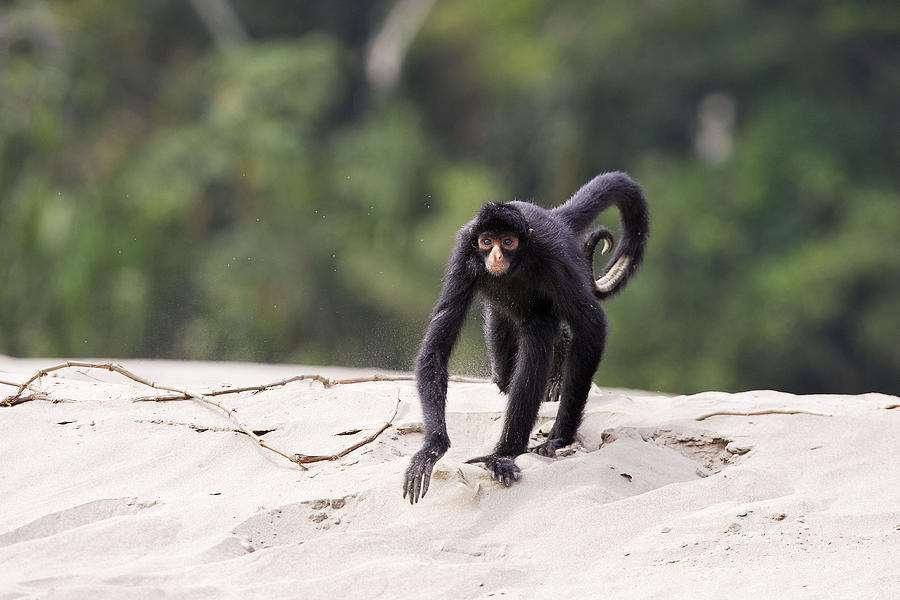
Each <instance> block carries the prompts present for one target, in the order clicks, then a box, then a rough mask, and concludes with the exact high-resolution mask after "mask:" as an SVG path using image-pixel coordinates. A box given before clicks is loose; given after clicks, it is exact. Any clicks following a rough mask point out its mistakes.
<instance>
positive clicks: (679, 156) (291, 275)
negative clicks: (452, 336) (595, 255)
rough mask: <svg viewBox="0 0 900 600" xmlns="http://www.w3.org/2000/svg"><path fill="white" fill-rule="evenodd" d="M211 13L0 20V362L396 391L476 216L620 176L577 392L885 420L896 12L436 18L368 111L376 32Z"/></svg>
mask: <svg viewBox="0 0 900 600" xmlns="http://www.w3.org/2000/svg"><path fill="white" fill-rule="evenodd" d="M232 2H233V4H234V8H235V9H236V11H237V14H238V15H239V18H240V19H242V21H243V22H244V25H245V27H246V29H247V32H248V36H249V39H250V41H249V42H247V43H243V44H240V43H238V44H232V45H230V46H227V45H226V46H222V45H217V44H216V43H214V41H213V40H214V38H213V36H211V35H210V32H209V31H207V30H206V28H205V27H206V25H205V23H204V21H203V20H202V19H200V18H199V17H198V15H196V14H195V13H194V12H193V10H192V8H191V3H185V2H173V1H165V2H153V3H113V4H110V3H107V2H98V1H97V0H71V1H66V2H63V1H61V0H56V1H48V2H42V3H34V2H28V1H26V0H19V1H17V2H12V3H7V4H5V5H4V6H3V7H0V25H2V27H0V214H2V218H0V265H2V266H3V269H4V284H5V285H4V286H3V287H2V288H0V352H3V353H8V354H16V355H28V356H38V355H44V356H46V355H60V356H61V355H66V356H91V355H93V356H159V357H183V358H205V359H237V360H263V361H297V362H307V363H317V362H322V363H342V364H350V365H360V366H375V367H391V368H399V369H406V368H409V366H410V365H411V361H412V357H413V355H414V353H415V352H416V350H417V347H418V342H419V338H420V336H421V333H422V330H423V328H424V325H425V323H426V321H427V318H428V313H429V311H430V309H431V304H432V302H433V301H434V299H435V297H436V296H437V293H438V290H439V289H440V285H441V281H440V275H441V273H442V271H443V267H444V265H445V263H446V259H447V254H448V252H449V251H450V248H451V246H452V244H453V235H454V231H456V230H457V229H458V228H459V227H460V226H461V225H462V224H463V223H464V222H465V221H467V220H468V219H469V218H470V217H471V215H472V214H473V213H474V212H475V211H476V210H477V209H478V207H479V206H480V205H481V204H482V203H483V202H485V201H488V200H507V199H512V198H519V199H529V200H533V201H535V202H538V203H540V204H543V205H545V206H550V205H554V204H556V203H559V202H561V201H563V200H564V199H565V198H566V197H567V196H568V195H569V194H571V193H572V192H573V191H574V190H576V189H577V188H578V187H579V186H580V185H581V184H582V183H583V182H584V181H586V180H587V179H588V178H590V177H591V176H592V175H594V174H595V173H597V172H601V171H606V170H613V169H624V170H628V171H630V172H631V174H632V175H633V176H634V177H635V178H636V179H637V180H638V181H640V182H642V183H643V184H644V186H645V188H646V190H647V193H648V196H649V198H650V202H651V209H652V217H653V221H652V237H651V242H650V246H649V250H648V255H647V258H646V262H645V266H644V267H643V268H642V270H641V272H640V274H639V276H638V277H637V278H636V280H635V281H634V282H633V284H632V285H630V286H629V288H628V290H627V291H625V292H624V293H623V294H622V295H621V296H620V297H616V298H614V299H612V300H611V301H609V302H608V303H607V312H608V314H609V322H610V339H609V344H608V348H607V351H606V357H605V359H604V362H603V364H602V366H601V369H600V371H599V372H598V376H597V380H598V382H600V383H601V384H604V385H621V386H630V387H643V388H651V389H660V390H666V391H675V392H690V391H697V390H702V389H710V388H719V389H729V390H737V389H747V388H754V387H772V388H778V389H783V390H788V391H798V392H811V391H828V392H866V391H870V390H879V391H885V392H892V393H898V392H900V386H898V384H900V379H898V377H897V373H900V352H898V351H897V349H896V344H897V339H898V338H900V318H898V311H897V309H896V302H897V299H898V298H900V252H898V251H897V248H896V239H897V235H898V227H900V192H898V190H900V171H898V170H897V165H898V164H900V137H898V135H897V128H896V123H898V122H900V66H898V65H900V43H898V42H900V18H898V17H900V12H898V11H900V9H898V7H897V5H896V3H892V2H886V1H885V2H868V3H808V2H803V3H801V2H784V3H759V2H750V1H749V0H727V1H722V2H715V3H708V2H699V1H686V2H672V3H648V2H632V1H613V2H603V3H596V2H588V1H587V0H566V1H562V2H556V1H550V0H528V1H527V2H525V1H521V0H501V1H497V2H482V1H479V0H458V1H454V2H439V3H436V4H435V5H434V7H433V9H432V10H431V12H430V13H429V15H428V18H427V20H426V21H425V23H424V25H423V27H422V28H421V30H420V31H419V32H418V35H417V36H416V38H415V40H414V43H413V44H412V46H411V48H410V50H409V53H408V55H407V56H406V57H405V67H404V69H403V72H402V77H401V79H400V81H399V83H398V85H397V86H396V87H395V88H394V89H392V90H389V91H388V92H387V93H380V94H376V93H374V92H373V91H372V90H371V89H370V85H369V83H368V82H367V80H366V75H365V69H364V68H363V66H364V63H365V60H366V52H367V48H368V43H369V41H370V40H371V39H372V38H373V37H374V36H375V34H376V32H377V30H378V28H379V27H380V26H381V24H382V23H383V20H384V18H385V16H386V14H387V13H388V12H389V11H390V10H391V9H392V8H393V7H394V3H393V2H387V1H385V2H374V3H367V4H366V5H365V7H366V8H365V10H361V9H360V6H359V5H356V4H355V3H348V4H346V5H345V4H344V3H300V4H291V3H279V2H264V3H250V2H247V1H246V0H232ZM291 11H294V12H291ZM301 13H302V14H301ZM603 222H604V223H605V224H607V225H609V226H615V215H606V216H605V217H604V219H603ZM473 313H474V314H473V318H472V319H471V322H470V324H469V325H468V326H467V329H466V331H465V332H464V335H463V337H462V339H461V342H460V345H459V348H458V350H457V353H456V355H455V357H454V359H453V362H452V363H451V365H452V367H453V368H454V369H456V370H463V371H469V372H473V373H479V374H485V373H486V365H485V355H484V350H483V345H482V342H481V341H480V331H479V328H480V327H479V326H480V320H479V317H478V314H477V311H473Z"/></svg>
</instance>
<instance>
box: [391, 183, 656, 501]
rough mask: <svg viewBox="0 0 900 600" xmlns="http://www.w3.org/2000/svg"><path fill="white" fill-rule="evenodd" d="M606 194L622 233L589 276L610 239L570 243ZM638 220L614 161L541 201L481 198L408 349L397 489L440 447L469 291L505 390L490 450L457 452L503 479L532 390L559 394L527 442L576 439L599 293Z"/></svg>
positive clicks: (632, 245)
mask: <svg viewBox="0 0 900 600" xmlns="http://www.w3.org/2000/svg"><path fill="white" fill-rule="evenodd" d="M612 205H615V206H616V207H617V208H618V210H619V213H620V216H621V228H622V236H621V238H620V239H619V243H618V245H617V246H616V249H615V252H614V253H613V255H612V258H611V259H610V261H609V263H608V264H607V266H606V268H605V269H604V272H603V274H602V275H601V276H600V278H599V279H596V280H594V276H593V263H592V258H593V253H594V248H595V247H596V245H597V243H598V242H599V241H600V240H601V239H602V240H603V241H604V246H607V245H611V243H612V236H611V234H610V233H609V232H608V231H607V230H606V229H598V230H596V231H594V232H592V233H591V234H590V235H589V236H588V238H587V239H586V240H585V241H583V242H581V243H579V240H578V238H579V236H580V235H581V234H582V232H583V231H584V230H585V229H587V227H588V226H589V225H590V224H591V223H592V222H593V220H594V219H595V218H596V217H597V216H598V215H599V214H600V213H601V212H602V211H603V210H605V209H607V208H608V207H610V206H612ZM649 226H650V222H649V212H648V208H647V202H646V200H645V198H644V193H643V191H642V189H641V187H640V186H639V185H638V184H637V183H635V182H634V181H633V180H632V179H631V178H629V177H628V176H627V175H626V174H624V173H618V172H614V173H606V174H603V175H599V176H597V177H595V178H594V179H592V180H591V181H589V182H588V183H587V184H585V185H584V186H583V187H582V188H581V189H579V190H578V191H577V192H575V194H574V195H573V196H572V197H571V198H570V199H569V200H568V201H567V202H566V203H565V204H562V205H560V206H557V207H556V208H553V209H552V210H546V209H544V208H541V207H539V206H536V205H534V204H530V203H528V202H518V201H514V202H506V203H493V202H491V203H488V204H485V205H484V207H483V208H482V209H481V211H480V212H479V213H478V214H477V215H476V216H475V218H474V219H473V220H472V221H470V222H469V223H468V224H466V225H465V226H463V228H462V229H460V230H459V232H458V233H457V236H456V245H455V247H454V248H453V252H452V253H451V255H450V260H449V264H448V266H447V272H446V275H445V276H444V285H443V289H442V290H441V295H440V298H438V301H437V304H436V305H435V307H434V310H433V312H432V314H431V321H430V322H429V323H428V328H427V330H426V332H425V338H424V339H423V340H422V348H421V350H420V351H419V355H418V358H417V359H416V380H417V383H418V391H419V398H420V400H421V402H422V412H423V416H424V434H425V440H424V443H423V444H422V449H421V450H419V451H418V452H417V453H416V454H415V455H413V457H412V460H411V461H410V464H409V468H408V469H407V470H406V480H405V482H404V484H403V497H404V498H405V497H406V496H409V500H410V503H416V502H418V500H419V497H420V496H424V495H425V493H426V492H427V491H428V485H429V483H430V481H431V472H432V470H433V468H434V465H435V463H436V462H437V461H438V459H440V458H441V456H443V455H444V453H445V452H446V451H447V449H448V448H449V447H450V438H449V436H448V435H447V424H446V420H445V406H446V400H447V377H448V374H447V361H448V359H449V357H450V352H451V351H452V350H453V346H454V345H455V343H456V340H457V337H458V335H459V332H460V329H461V327H462V325H463V322H464V321H465V317H466V313H467V311H468V308H469V305H470V303H471V301H472V299H473V298H474V297H475V296H476V295H478V296H479V297H480V298H481V299H482V300H483V301H484V314H485V325H484V330H485V341H486V343H487V348H488V354H489V355H490V359H491V370H492V374H493V380H494V382H495V383H496V384H497V386H498V387H499V388H500V390H501V391H502V392H504V393H506V394H508V395H509V401H508V405H507V409H506V420H505V422H504V424H503V433H502V434H501V436H500V441H499V442H497V445H496V447H495V448H494V452H493V453H492V454H489V455H487V456H481V457H478V458H473V459H471V460H469V461H468V462H470V463H471V462H480V463H484V465H485V467H486V468H487V469H488V471H490V472H491V474H492V475H493V476H494V478H496V479H497V480H499V481H500V482H502V483H503V484H505V485H507V486H509V485H511V484H512V482H513V480H518V479H519V468H518V467H517V466H516V464H515V457H516V456H518V455H519V454H522V453H524V452H526V451H527V450H528V438H529V435H530V434H531V430H532V427H533V426H534V423H535V420H536V419H537V412H538V408H539V406H540V403H541V399H542V398H543V397H546V396H547V395H548V393H549V394H550V395H558V396H559V398H560V405H559V409H558V412H557V415H556V421H555V423H554V425H553V428H552V429H551V431H550V434H549V436H548V439H547V441H546V442H544V443H543V444H540V445H539V446H537V447H535V448H532V449H531V451H533V452H537V453H538V454H542V455H544V456H555V454H556V450H557V449H559V448H562V447H564V446H567V445H569V444H571V443H572V442H573V441H575V433H576V431H577V429H578V426H579V425H580V424H581V417H582V413H583V411H584V405H585V403H586V402H587V395H588V392H589V391H590V386H591V379H592V377H593V375H594V372H595V371H596V370H597V366H598V365H599V363H600V358H601V355H602V353H603V347H604V344H605V341H606V317H605V316H604V314H603V309H601V308H600V303H599V300H602V299H605V298H608V297H609V296H611V295H613V294H615V293H616V292H618V291H619V290H620V289H622V287H623V286H624V285H625V282H626V281H627V280H628V279H629V278H630V277H631V276H632V275H633V274H634V272H635V270H636V269H637V267H638V265H639V264H640V262H641V259H642V258H643V255H644V246H645V244H646V241H647V236H648V234H649ZM554 355H555V356H554ZM554 377H555V378H556V379H557V380H558V381H556V382H554V381H553V378H554Z"/></svg>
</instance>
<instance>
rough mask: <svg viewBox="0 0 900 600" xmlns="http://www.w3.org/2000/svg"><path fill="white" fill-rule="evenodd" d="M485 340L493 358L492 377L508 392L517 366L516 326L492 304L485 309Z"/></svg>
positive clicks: (503, 390)
mask: <svg viewBox="0 0 900 600" xmlns="http://www.w3.org/2000/svg"><path fill="white" fill-rule="evenodd" d="M484 341H485V345H486V346H487V351H488V357H489V358H490V360H491V379H492V380H493V381H494V383H496V384H497V387H498V388H500V391H501V392H503V393H504V394H506V393H508V392H509V384H510V383H511V382H512V376H513V371H514V370H515V367H516V354H517V352H518V339H517V335H516V328H515V326H514V325H513V324H512V323H511V322H510V321H509V319H507V318H506V317H504V316H502V315H500V314H498V313H497V312H496V311H493V310H491V308H490V306H485V309H484Z"/></svg>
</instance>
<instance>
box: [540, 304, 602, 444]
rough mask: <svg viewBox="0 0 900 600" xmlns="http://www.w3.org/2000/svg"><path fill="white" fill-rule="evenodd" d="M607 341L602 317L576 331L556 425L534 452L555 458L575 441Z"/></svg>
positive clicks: (565, 374)
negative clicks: (593, 378)
mask: <svg viewBox="0 0 900 600" xmlns="http://www.w3.org/2000/svg"><path fill="white" fill-rule="evenodd" d="M598 314H600V313H598ZM605 340H606V322H605V319H604V318H603V317H602V315H601V316H600V317H599V318H595V319H594V322H593V323H591V324H590V325H589V326H584V325H583V326H582V327H581V328H575V327H573V328H572V340H571V342H570V343H569V351H568V356H567V357H566V364H565V368H564V376H563V388H562V398H561V400H560V403H559V409H558V410H557V413H556V421H555V422H554V423H553V428H552V429H551V430H550V435H549V437H548V439H547V441H546V442H544V443H543V444H540V445H538V446H535V447H534V448H531V449H530V451H531V452H535V453H537V454H540V455H542V456H549V457H554V456H556V451H557V450H559V449H560V448H564V447H565V446H568V445H569V444H571V443H572V442H574V441H575V434H576V433H577V432H578V426H579V425H581V417H582V414H583V413H584V406H585V404H586V403H587V396H588V393H589V392H590V389H591V379H592V377H593V376H594V372H595V371H596V370H597V366H598V365H599V364H600V358H601V357H602V355H603V347H604V344H605Z"/></svg>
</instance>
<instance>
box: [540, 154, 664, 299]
mask: <svg viewBox="0 0 900 600" xmlns="http://www.w3.org/2000/svg"><path fill="white" fill-rule="evenodd" d="M613 205H615V207H616V208H618V209H619V215H620V217H621V219H620V226H621V228H622V235H621V236H620V238H619V243H618V245H617V246H616V249H615V251H614V252H613V255H612V258H611V259H610V261H609V263H608V264H607V265H606V267H605V268H604V269H603V272H602V273H601V274H600V277H599V278H598V279H597V280H596V281H595V282H594V294H595V295H596V296H597V297H598V298H600V299H603V298H608V297H609V296H612V295H613V294H615V293H616V292H618V291H619V290H621V289H622V288H623V287H624V286H625V283H626V282H627V281H628V279H629V278H630V277H631V276H632V275H633V274H634V272H635V271H636V270H637V268H638V266H639V265H640V264H641V260H642V259H643V258H644V246H645V245H646V243H647V237H648V236H649V234H650V212H649V209H648V208H647V200H646V199H645V198H644V191H643V190H642V189H641V186H640V185H638V184H637V183H635V181H634V180H632V179H631V178H630V177H629V176H628V175H626V174H625V173H620V172H612V173H604V174H603V175H598V176H597V177H594V178H593V179H592V180H590V181H589V182H587V183H586V184H584V185H583V186H582V187H581V189H580V190H578V191H577V192H575V194H574V195H573V196H572V197H571V198H569V200H568V201H566V203H565V204H562V205H560V206H557V207H556V208H555V209H553V211H552V212H553V214H554V216H556V217H557V218H558V219H560V220H561V221H562V222H563V223H565V224H566V225H568V226H569V227H570V228H571V229H572V230H574V231H575V232H576V233H579V234H580V233H581V232H582V231H584V230H585V229H587V227H588V226H589V225H590V224H591V223H592V222H593V221H594V219H596V218H597V216H598V215H599V214H600V213H601V212H603V211H604V210H606V209H607V208H609V207H610V206H613ZM594 245H596V242H594Z"/></svg>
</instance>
